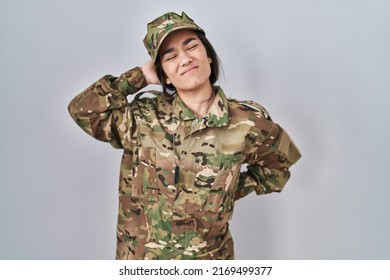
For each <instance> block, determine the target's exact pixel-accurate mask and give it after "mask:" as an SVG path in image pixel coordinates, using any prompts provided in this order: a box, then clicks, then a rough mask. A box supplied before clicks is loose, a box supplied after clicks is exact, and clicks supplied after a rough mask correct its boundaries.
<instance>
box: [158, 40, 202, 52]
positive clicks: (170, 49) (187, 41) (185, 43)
mask: <svg viewBox="0 0 390 280" xmlns="http://www.w3.org/2000/svg"><path fill="white" fill-rule="evenodd" d="M193 40H196V38H195V37H191V38H188V39H186V40H184V41H183V43H182V46H185V45H188V44H189V43H190V42H191V41H193ZM174 50H175V48H169V49H166V50H165V51H163V52H162V53H161V57H163V56H164V55H166V54H168V53H171V52H173V51H174Z"/></svg>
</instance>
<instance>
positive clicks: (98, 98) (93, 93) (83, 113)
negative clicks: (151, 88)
mask: <svg viewBox="0 0 390 280" xmlns="http://www.w3.org/2000/svg"><path fill="white" fill-rule="evenodd" d="M146 85H147V82H146V79H145V78H144V76H143V74H142V70H141V68H140V67H135V68H133V69H131V70H129V71H127V72H125V73H124V74H122V75H120V76H119V77H118V78H117V77H113V76H111V75H106V76H104V77H102V78H101V79H99V80H98V81H97V82H95V83H94V84H92V85H91V86H90V87H88V88H87V89H86V90H84V91H83V92H82V93H80V94H79V95H77V96H76V97H75V98H73V100H72V101H71V102H70V104H69V106H68V110H69V113H70V115H71V117H72V118H73V120H74V121H75V122H76V123H77V125H78V126H80V127H81V129H83V130H84V131H85V132H86V133H88V134H89V135H91V136H92V137H94V138H96V139H98V140H100V141H104V142H109V143H110V144H111V145H112V146H113V147H115V148H122V143H121V138H122V136H123V135H124V134H125V133H127V132H128V131H131V129H132V122H133V121H132V116H131V112H130V109H129V106H127V105H128V102H127V98H126V97H127V96H128V95H129V94H133V93H136V92H137V91H139V90H140V89H141V88H143V87H145V86H146Z"/></svg>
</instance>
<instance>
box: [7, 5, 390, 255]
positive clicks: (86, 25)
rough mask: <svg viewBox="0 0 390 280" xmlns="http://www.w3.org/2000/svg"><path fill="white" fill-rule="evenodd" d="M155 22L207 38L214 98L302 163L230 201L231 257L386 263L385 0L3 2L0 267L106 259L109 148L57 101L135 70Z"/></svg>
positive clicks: (388, 116)
mask: <svg viewBox="0 0 390 280" xmlns="http://www.w3.org/2000/svg"><path fill="white" fill-rule="evenodd" d="M167 11H175V12H178V13H180V12H181V11H186V12H187V13H188V14H189V15H190V17H192V18H193V19H195V21H196V22H197V23H198V24H199V25H200V26H202V27H203V28H204V29H205V30H206V35H207V37H208V38H209V40H210V41H211V43H212V44H213V46H214V47H215V49H216V51H217V53H218V54H219V56H220V58H221V60H222V63H223V67H224V75H222V76H221V79H220V81H219V84H220V85H221V86H222V87H223V89H224V91H225V92H226V94H227V95H228V96H231V97H234V98H238V99H252V100H255V101H257V102H259V103H261V104H262V105H263V106H265V107H266V108H267V109H268V111H269V112H270V114H271V116H272V118H273V120H274V121H276V122H278V123H279V124H281V125H282V126H283V127H284V128H285V129H286V130H287V131H288V132H289V134H290V135H291V136H292V138H293V139H294V141H295V142H296V144H297V145H298V146H299V148H300V150H301V152H302V156H303V157H302V159H301V160H300V161H299V162H298V163H297V165H295V166H294V167H293V168H292V169H291V171H292V177H291V180H290V181H289V183H288V184H287V186H286V188H285V190H284V191H283V192H282V193H281V194H271V195H267V196H261V197H256V196H255V195H254V194H252V195H250V196H248V197H246V198H245V199H243V200H242V201H238V202H237V203H236V210H235V215H234V217H233V220H232V223H231V230H232V233H233V237H234V240H235V249H236V258H237V259H389V258H390V242H389V236H390V205H389V197H390V189H389V185H390V183H389V180H388V178H389V174H388V173H387V172H389V171H388V168H389V167H390V163H389V159H390V147H389V143H388V141H389V136H390V133H389V131H388V129H389V124H390V113H389V110H388V107H389V105H390V96H389V93H390V79H389V74H390V55H389V50H390V36H389V35H390V16H389V15H390V1H388V0H382V1H381V0H360V1H359V0H356V1H352V0H349V1H347V0H338V1H336V0H328V1H313V0H295V1H289V0H275V1H266V0H261V1H255V0H253V1H244V0H242V1H226V0H224V1H222V0H214V1H209V0H196V1H161V0H160V1H158V0H154V1H151V0H149V1H129V0H127V1H125V0H114V1H103V0H95V1H86V0H68V1H50V0H36V1H22V0H0V92H1V109H0V128H1V137H0V259H113V258H114V257H115V245H116V237H115V235H116V232H115V229H116V217H117V208H118V201H117V200H118V191H117V189H118V187H117V185H118V178H119V163H120V159H121V150H115V149H113V148H112V147H111V146H110V145H108V144H105V143H101V142H98V141H96V140H94V139H92V138H91V137H88V136H87V135H86V134H85V133H84V132H83V131H81V129H79V128H78V127H77V126H76V125H75V124H74V123H73V121H72V120H71V118H70V116H69V114H68V112H67V105H68V103H69V102H70V100H71V99H72V98H73V97H74V96H75V95H76V94H78V93H79V92H81V91H82V90H84V89H85V88H86V87H87V86H89V85H90V84H91V83H93V82H94V81H95V80H97V79H98V78H100V77H101V76H103V75H105V74H108V73H109V74H113V75H120V74H121V73H122V72H124V71H126V70H128V69H130V68H132V67H134V66H137V65H142V64H143V63H144V62H145V61H146V60H147V59H148V56H147V53H146V50H145V48H144V46H143V43H142V39H143V37H144V36H145V33H146V24H147V23H148V22H149V21H151V20H153V19H154V18H156V17H157V16H159V15H161V14H163V13H165V12H167Z"/></svg>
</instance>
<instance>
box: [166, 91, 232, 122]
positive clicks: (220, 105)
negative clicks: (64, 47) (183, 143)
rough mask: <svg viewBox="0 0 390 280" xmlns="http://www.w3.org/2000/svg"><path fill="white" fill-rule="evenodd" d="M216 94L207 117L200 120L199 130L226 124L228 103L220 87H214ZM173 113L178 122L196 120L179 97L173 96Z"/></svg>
mask: <svg viewBox="0 0 390 280" xmlns="http://www.w3.org/2000/svg"><path fill="white" fill-rule="evenodd" d="M214 92H215V94H216V96H215V98H214V101H213V103H212V104H211V105H210V110H209V112H208V114H207V115H205V116H204V117H203V118H202V124H201V125H200V127H199V129H203V128H205V127H222V126H225V125H227V124H228V120H229V109H228V101H227V98H226V96H225V94H224V92H223V90H222V88H221V87H219V86H216V87H214ZM172 104H174V106H173V107H174V108H173V112H174V115H175V117H176V118H177V119H178V120H179V121H188V120H194V119H196V116H195V115H194V114H193V113H192V111H191V110H190V109H188V107H187V106H186V105H185V104H184V102H183V101H182V100H181V99H180V97H179V96H177V95H176V96H175V99H174V100H173V103H172Z"/></svg>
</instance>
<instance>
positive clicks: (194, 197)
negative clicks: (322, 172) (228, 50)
mask: <svg viewBox="0 0 390 280" xmlns="http://www.w3.org/2000/svg"><path fill="white" fill-rule="evenodd" d="M144 86H146V81H145V79H144V77H143V74H142V71H141V69H140V68H138V67H137V68H134V69H132V70H129V71H128V72H126V73H124V74H122V75H121V76H120V77H119V78H115V77H113V76H105V77H103V78H101V79H100V80H98V81H97V82H96V83H94V84H93V85H92V86H90V87H89V88H87V89H86V90H85V91H83V92H82V93H81V94H80V95H78V96H76V97H75V98H74V99H73V100H72V101H71V103H70V104H69V112H70V114H71V116H72V118H73V119H74V120H75V122H76V123H77V124H78V125H79V126H80V127H81V128H82V129H83V130H84V131H85V132H87V133H88V134H90V135H91V136H93V137H94V138H96V139H98V140H101V141H105V142H109V143H111V145H112V146H113V147H115V148H121V149H123V150H124V151H123V157H122V162H121V170H120V182H119V215H118V226H117V255H116V257H117V259H149V260H151V259H234V250H233V240H232V236H231V234H230V232H229V224H228V221H229V220H230V219H231V217H232V214H233V208H234V202H235V201H236V200H237V199H240V198H242V197H244V196H246V195H248V194H249V193H251V192H253V191H254V192H255V193H256V194H258V195H260V194H267V193H271V192H280V191H281V190H282V189H283V187H284V185H285V184H286V182H287V180H288V179H289V177H290V172H289V167H290V166H291V165H292V164H293V163H295V162H296V161H297V160H298V159H299V157H300V153H299V151H298V149H297V147H296V146H295V145H294V143H293V142H292V140H291V139H290V137H289V136H288V134H287V133H286V132H285V131H284V130H283V129H282V128H281V127H280V126H279V125H277V124H276V123H274V122H273V121H272V120H271V119H270V117H269V114H268V112H266V110H265V109H264V108H263V107H261V106H260V105H258V104H256V103H253V102H240V101H237V100H234V99H228V98H226V96H225V94H224V92H223V91H222V89H221V88H219V87H215V94H216V96H215V98H214V101H213V103H212V104H211V107H210V111H209V113H208V115H206V116H205V117H203V118H201V119H199V120H198V119H197V118H196V117H195V116H194V114H193V113H192V112H191V111H190V110H189V109H188V108H187V107H186V106H185V104H184V102H182V101H181V100H180V98H179V97H174V98H172V99H167V98H166V97H164V95H163V94H162V93H156V94H155V96H154V97H149V98H147V97H143V96H137V97H136V98H134V100H133V101H132V102H131V103H128V102H127V99H126V97H127V95H129V94H133V93H135V92H137V91H139V90H140V89H141V88H143V87H144ZM175 98H177V101H176V102H175V101H174V99H175ZM194 123H195V124H196V126H194ZM194 127H195V128H196V129H194ZM191 132H192V136H191V135H190V134H191ZM174 134H175V137H173V135H174ZM173 139H174V143H173ZM189 141H191V143H188V142H189ZM186 147H187V150H186V151H183V153H184V154H186V156H185V157H184V160H183V161H182V162H181V164H180V173H179V180H178V183H177V184H175V183H174V169H175V165H176V163H177V162H179V160H178V159H179V158H178V156H179V155H180V154H182V150H183V148H186ZM175 159H176V160H175ZM242 164H248V167H247V171H246V172H241V165H242Z"/></svg>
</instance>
